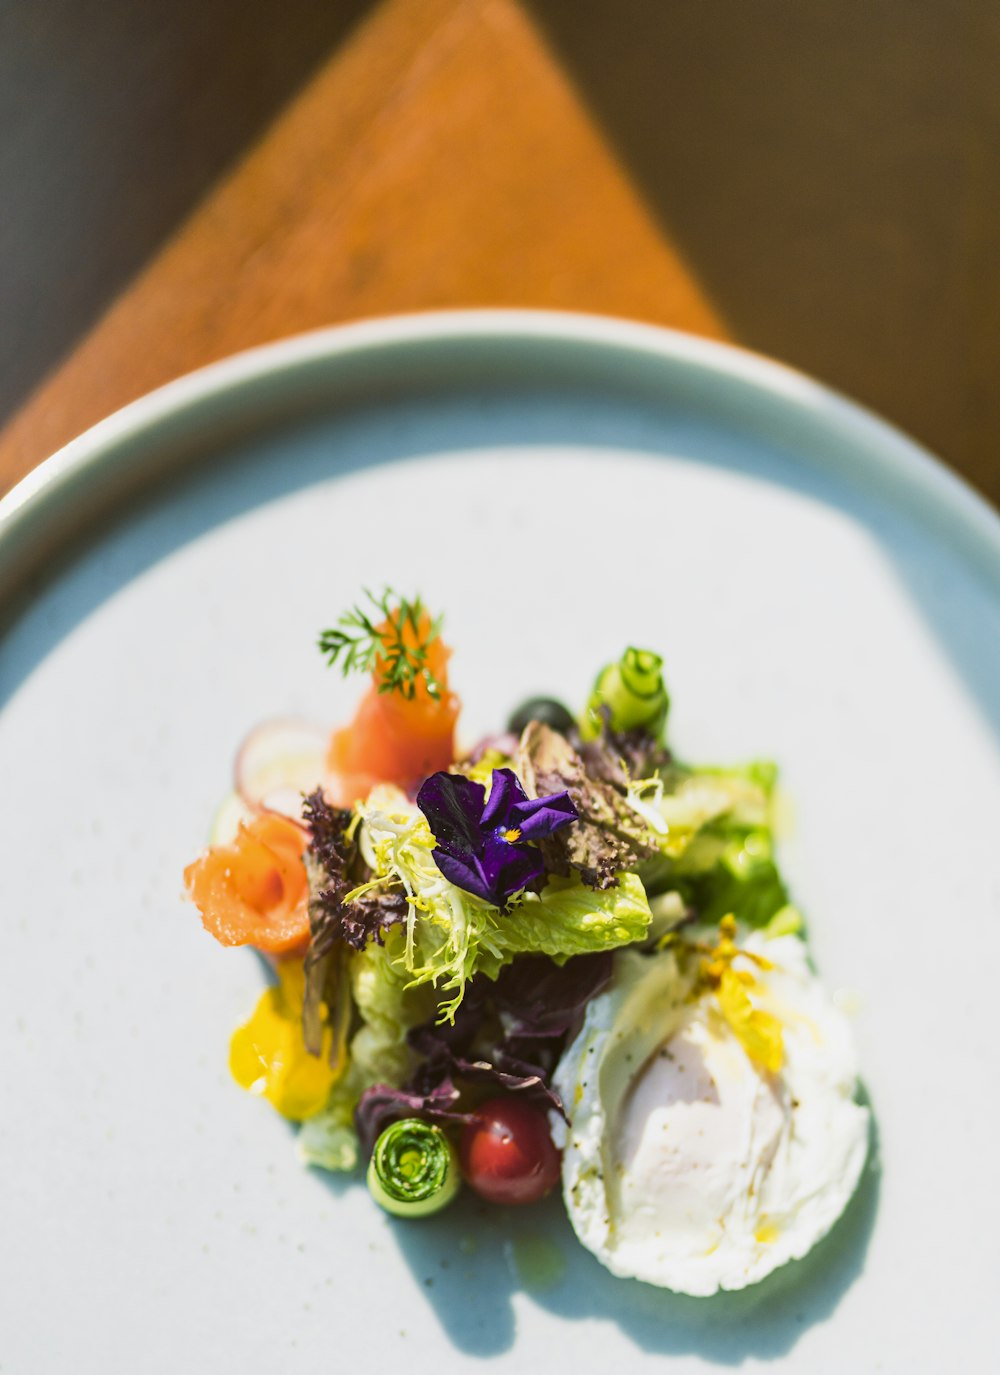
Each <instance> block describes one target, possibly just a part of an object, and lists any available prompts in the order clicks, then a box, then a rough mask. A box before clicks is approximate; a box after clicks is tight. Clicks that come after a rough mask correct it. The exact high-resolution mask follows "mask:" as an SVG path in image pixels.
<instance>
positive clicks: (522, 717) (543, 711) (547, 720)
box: [507, 697, 576, 735]
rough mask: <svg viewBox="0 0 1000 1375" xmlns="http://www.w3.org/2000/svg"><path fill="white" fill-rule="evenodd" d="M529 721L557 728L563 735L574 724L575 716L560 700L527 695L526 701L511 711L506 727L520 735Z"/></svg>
mask: <svg viewBox="0 0 1000 1375" xmlns="http://www.w3.org/2000/svg"><path fill="white" fill-rule="evenodd" d="M529 721H541V722H542V723H543V724H544V725H546V726H551V727H552V729H553V730H557V731H558V732H559V734H560V735H565V734H566V732H567V731H570V730H572V729H573V727H574V726H575V725H576V720H575V718H574V717H573V716H572V715H571V714H570V713H569V712H568V711H567V710H566V708H565V707H564V706H563V704H562V702H557V701H556V700H555V698H554V697H529V698H528V700H527V701H526V702H522V703H521V705H520V706H519V707H518V709H517V711H514V712H511V714H510V718H509V719H508V721H507V729H508V730H509V731H512V732H513V733H514V734H515V735H520V734H521V732H522V731H523V730H524V728H525V726H526V725H527V724H528V722H529Z"/></svg>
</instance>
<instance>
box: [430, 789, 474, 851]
mask: <svg viewBox="0 0 1000 1375" xmlns="http://www.w3.org/2000/svg"><path fill="white" fill-rule="evenodd" d="M485 799H486V789H485V788H484V787H483V785H482V784H481V783H474V782H473V781H472V779H471V778H466V777H465V775H464V774H461V773H432V774H431V776H430V778H428V779H425V781H424V782H423V783H422V784H421V786H420V791H419V792H418V793H417V806H418V807H419V808H420V810H421V811H422V812H423V814H424V816H425V817H426V818H427V824H428V825H429V826H430V828H431V831H432V832H433V834H434V839H435V840H436V841H437V842H438V844H439V845H444V846H446V847H447V848H448V849H451V850H457V851H466V850H468V851H472V852H474V851H476V850H478V849H479V846H480V844H481V843H482V833H481V831H480V818H481V817H482V814H483V803H484V801H485Z"/></svg>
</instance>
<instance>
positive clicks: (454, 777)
mask: <svg viewBox="0 0 1000 1375" xmlns="http://www.w3.org/2000/svg"><path fill="white" fill-rule="evenodd" d="M417 806H418V807H419V808H420V810H421V811H422V812H423V814H424V816H425V817H426V818H427V822H428V825H429V826H430V828H431V830H432V832H433V833H434V839H435V840H436V841H437V846H436V848H435V850H434V862H435V864H436V865H437V867H438V868H439V869H440V870H441V872H442V874H444V876H445V878H446V879H448V880H449V882H451V883H453V884H454V885H455V887H456V888H463V889H464V890H465V891H466V892H467V893H475V895H476V897H478V898H482V899H483V901H484V902H491V903H493V905H494V906H495V907H500V908H503V907H505V906H506V905H507V899H508V898H509V897H510V896H511V894H513V893H517V892H520V890H521V889H522V888H524V887H526V886H527V884H529V883H530V882H531V881H532V880H533V879H536V878H538V877H539V876H540V875H541V874H542V873H544V870H545V865H544V863H543V861H542V856H541V853H540V852H539V851H538V850H536V849H535V847H534V846H533V845H531V844H530V843H528V842H530V841H533V840H542V839H544V837H545V836H550V835H552V833H553V832H554V831H558V830H559V829H560V827H562V826H568V825H569V823H570V822H571V821H576V820H577V810H576V808H575V807H574V806H573V803H572V802H571V801H570V796H569V793H567V792H561V793H551V794H550V795H549V796H548V797H534V798H529V797H528V795H527V793H526V792H525V791H524V789H523V788H522V787H521V784H520V782H519V780H518V777H517V775H516V774H515V773H514V771H513V770H512V769H494V770H493V781H492V786H491V788H490V797H489V801H488V802H487V800H486V789H485V788H484V787H483V785H482V784H481V783H474V782H473V781H472V779H471V778H466V777H465V775H464V774H460V773H435V774H432V775H431V776H430V778H428V779H426V780H425V782H424V783H423V785H422V786H421V789H420V791H419V792H418V793H417Z"/></svg>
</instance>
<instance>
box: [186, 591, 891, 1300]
mask: <svg viewBox="0 0 1000 1375" xmlns="http://www.w3.org/2000/svg"><path fill="white" fill-rule="evenodd" d="M319 645H320V649H321V650H322V652H323V653H324V654H325V655H326V657H327V659H328V661H329V662H330V664H331V665H336V666H339V668H340V669H341V670H342V671H343V672H345V673H355V672H356V673H359V674H363V675H366V676H367V678H368V680H369V681H368V687H367V690H366V692H365V693H364V695H363V696H362V698H361V701H360V702H359V704H358V707H357V710H356V713H355V716H354V719H353V720H352V721H351V722H350V723H349V724H348V725H346V726H343V727H341V728H339V729H336V730H334V731H333V732H332V734H331V733H329V732H328V731H327V730H325V729H321V728H318V727H313V726H308V725H304V724H302V723H300V722H287V721H284V722H271V723H266V724H265V725H263V726H261V727H260V728H258V730H256V731H255V732H253V734H252V735H251V737H250V738H249V739H248V740H247V741H246V742H245V743H244V745H243V747H242V749H241V750H240V752H239V755H238V758H237V765H236V787H235V789H234V791H233V792H232V794H231V795H230V796H229V797H227V799H226V801H225V802H224V803H223V805H222V807H221V808H220V811H219V813H218V815H217V817H216V819H215V822H214V825H213V828H212V835H211V844H210V845H209V848H208V849H207V850H206V851H205V852H204V853H203V854H202V855H201V856H200V857H199V858H198V859H196V860H195V861H194V862H193V863H192V864H191V865H189V866H188V868H187V869H186V870H185V882H186V886H187V890H188V892H189V894H190V896H191V898H192V899H193V901H194V903H195V904H196V906H197V908H198V910H199V911H200V914H201V918H202V921H203V923H204V926H205V928H206V929H207V930H208V931H209V932H210V933H211V934H212V935H213V936H214V937H215V938H216V939H217V940H218V941H220V942H221V943H222V944H224V945H234V946H238V945H249V946H251V947H254V948H255V949H257V950H258V951H260V952H262V953H263V954H264V955H265V956H266V958H267V960H268V961H269V963H270V967H271V968H272V970H273V975H274V978H273V983H272V984H271V986H270V987H268V988H267V990H266V991H265V992H264V994H263V996H262V997H261V998H260V1001H259V1002H258V1004H257V1006H256V1008H255V1009H254V1011H253V1012H252V1014H251V1016H250V1017H249V1020H248V1021H247V1022H246V1024H245V1025H244V1026H241V1027H239V1028H238V1029H237V1030H236V1032H235V1033H234V1035H233V1038H232V1042H231V1047H230V1060H229V1063H230V1068H231V1071H232V1074H233V1077H234V1078H235V1079H236V1081H237V1083H239V1084H240V1085H241V1086H242V1087H243V1088H245V1089H247V1090H249V1091H250V1092H252V1093H255V1094H258V1095H260V1096H261V1097H263V1098H265V1099H267V1101H268V1102H269V1103H270V1104H271V1106H272V1107H273V1108H275V1109H276V1110H277V1111H278V1112H279V1113H281V1114H282V1115H283V1116H284V1117H286V1118H288V1119H290V1120H291V1121H293V1122H297V1123H300V1124H301V1126H300V1129H299V1131H298V1135H297V1138H296V1142H297V1150H298V1153H299V1155H300V1157H301V1158H302V1160H303V1161H305V1162H306V1163H308V1164H310V1165H313V1166H318V1167H321V1168H323V1169H327V1170H334V1171H352V1170H358V1171H361V1170H363V1171H365V1173H366V1178H367V1182H368V1187H369V1188H370V1190H371V1193H372V1196H373V1198H374V1199H375V1200H376V1201H377V1202H378V1203H379V1204H380V1205H381V1206H382V1207H383V1208H385V1209H387V1210H388V1211H389V1212H391V1213H394V1214H396V1215H399V1216H403V1217H411V1218H419V1217H422V1216H425V1215H427V1214H429V1213H433V1212H436V1211H438V1210H439V1209H441V1208H444V1207H446V1206H447V1204H448V1203H449V1202H450V1201H451V1200H452V1199H453V1198H454V1197H455V1196H456V1194H457V1193H458V1192H459V1190H460V1189H462V1188H468V1189H471V1190H473V1191H474V1192H475V1193H476V1194H478V1195H480V1196H481V1197H482V1198H484V1199H487V1200H489V1201H490V1202H492V1203H495V1204H497V1205H502V1206H519V1207H526V1206H530V1205H531V1204H533V1203H535V1202H536V1201H538V1200H539V1199H541V1198H542V1197H544V1196H545V1195H546V1194H548V1193H549V1192H550V1191H552V1190H554V1189H561V1191H562V1195H563V1198H564V1201H565V1205H566V1209H567V1212H568V1215H569V1218H570V1221H571V1223H572V1225H573V1228H574V1230H575V1232H576V1234H577V1236H578V1237H579V1239H580V1241H581V1242H582V1243H583V1245H584V1246H586V1247H587V1248H588V1249H590V1250H591V1251H592V1252H593V1253H594V1254H595V1255H596V1256H597V1258H598V1259H599V1260H600V1261H601V1262H602V1263H603V1264H604V1265H606V1266H607V1267H608V1268H609V1269H610V1270H611V1271H613V1272H614V1273H615V1274H618V1275H624V1276H632V1277H635V1278H639V1279H642V1280H645V1281H648V1282H650V1283H652V1284H658V1285H662V1286H664V1287H667V1288H669V1289H672V1290H675V1291H678V1292H681V1293H687V1294H696V1295H709V1294H712V1293H715V1292H716V1291H717V1290H719V1289H737V1288H742V1287H744V1286H746V1285H748V1284H752V1283H754V1282H756V1281H758V1280H760V1279H762V1278H763V1277H764V1276H765V1275H766V1274H768V1273H769V1272H770V1271H772V1270H774V1269H775V1268H776V1267H778V1266H780V1265H782V1264H784V1263H785V1262H787V1261H789V1260H791V1259H794V1258H798V1257H801V1256H803V1255H804V1254H805V1253H806V1252H807V1251H808V1250H809V1249H810V1248H811V1247H812V1246H813V1245H814V1244H815V1243H816V1242H817V1241H818V1240H819V1239H820V1238H821V1237H822V1236H824V1235H825V1234H826V1233H827V1232H828V1231H829V1229H830V1228H831V1227H832V1226H833V1224H834V1222H835V1221H836V1220H837V1218H838V1217H839V1216H840V1214H841V1212H842V1211H843V1209H844V1208H845V1206H846V1204H847V1202H848V1200H849V1199H850V1197H851V1195H852V1193H853V1191H854V1189H855V1187H856V1185H857V1183H858V1180H859V1178H860V1175H861V1171H862V1168H863V1165H864V1162H865V1158H866V1153H867V1146H868V1135H869V1121H868V1112H867V1109H866V1108H865V1107H864V1106H862V1105H861V1104H860V1103H859V1102H858V1101H857V1067H856V1062H855V1054H854V1049H853V1044H852V1037H851V1031H850V1027H849V1025H848V1024H847V1021H846V1019H845V1017H844V1015H843V1014H842V1013H841V1012H840V1011H839V1010H838V1009H837V1007H836V1006H835V1005H834V1003H833V1001H832V1000H831V998H830V997H829V996H828V995H827V993H826V992H825V990H824V989H823V987H822V985H821V984H820V982H819V980H818V979H817V977H816V975H815V973H814V971H813V969H812V966H811V964H810V961H809V957H808V952H807V948H806V944H805V939H804V928H803V920H802V917H801V915H800V913H799V911H798V909H797V908H796V907H795V906H793V905H792V903H791V901H790V899H789V894H788V892H787V889H786V886H785V883H784V881H783V879H782V877H781V873H780V871H779V869H778V866H777V863H776V860H775V856H774V848H773V826H772V813H773V810H774V797H775V784H776V770H775V767H774V766H773V765H772V764H770V763H763V762H755V763H751V764H748V765H746V766H743V767H739V768H718V767H703V766H694V765H692V764H689V763H685V762H681V760H680V759H679V758H678V757H677V756H676V755H675V754H674V752H673V750H672V749H671V748H669V747H668V745H667V743H666V728H667V722H668V715H669V707H670V700H669V696H668V693H667V689H666V687H665V684H664V680H663V675H662V661H661V659H660V657H659V655H657V654H656V653H654V652H652V651H650V650H647V649H638V648H634V647H631V648H628V649H626V651H625V652H624V654H623V655H622V657H621V659H620V660H618V661H617V662H615V663H612V664H609V665H607V666H606V667H604V668H602V669H601V671H600V672H599V673H598V675H597V678H596V681H595V683H594V686H593V689H592V690H591V692H590V695H589V697H588V698H587V699H586V701H585V703H584V705H583V708H582V710H581V711H579V712H578V713H574V712H571V711H570V710H568V709H567V707H566V706H564V705H563V704H561V703H559V702H557V701H554V700H553V699H551V698H535V699H532V700H530V701H528V702H526V703H524V705H523V706H521V707H519V708H517V709H516V710H515V711H514V712H513V713H512V715H511V717H510V719H509V720H508V721H507V722H506V724H505V726H504V727H503V729H501V730H499V731H498V733H497V734H496V735H494V736H491V737H489V738H487V739H484V740H481V741H480V742H479V743H478V744H476V745H475V747H474V748H471V749H468V750H466V749H462V748H459V747H458V746H457V745H456V723H457V720H458V716H459V708H460V703H459V699H458V697H457V696H456V694H455V693H454V691H453V690H452V688H451V686H450V683H449V676H448V660H449V654H450V651H449V650H448V648H447V646H446V644H445V642H444V640H443V639H442V635H441V621H440V619H439V618H435V617H433V616H432V615H431V614H430V612H429V610H428V609H427V607H426V606H425V605H424V603H423V602H422V601H421V599H420V598H419V597H417V598H414V599H412V600H410V599H407V598H405V597H399V596H396V595H395V594H393V593H392V592H391V591H387V592H386V593H385V594H384V595H383V596H381V597H377V598H376V597H371V596H370V595H369V596H368V601H367V602H366V603H365V604H364V605H362V606H358V607H356V608H354V609H353V610H351V611H349V612H348V613H346V614H345V615H344V616H342V617H341V619H340V621H339V622H338V623H337V625H336V626H335V627H333V628H332V629H330V630H327V631H325V632H323V634H322V635H321V637H320V640H319Z"/></svg>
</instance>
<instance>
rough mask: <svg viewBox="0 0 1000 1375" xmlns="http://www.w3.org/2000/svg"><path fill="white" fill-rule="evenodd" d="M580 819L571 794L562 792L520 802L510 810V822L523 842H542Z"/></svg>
mask: <svg viewBox="0 0 1000 1375" xmlns="http://www.w3.org/2000/svg"><path fill="white" fill-rule="evenodd" d="M578 817H579V813H578V812H577V810H576V808H575V807H574V805H573V802H572V800H571V798H570V795H569V793H568V792H561V793H550V794H549V796H548V797H535V798H532V799H531V800H530V801H529V800H527V799H526V800H525V801H524V802H518V803H517V804H516V806H514V807H512V808H511V810H510V817H509V821H510V825H511V827H512V828H516V829H517V830H519V831H520V832H521V839H522V840H542V839H544V838H545V836H550V835H552V833H553V832H554V831H558V830H559V829H560V827H562V826H568V825H569V823H570V822H571V821H576V820H577V819H578Z"/></svg>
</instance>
